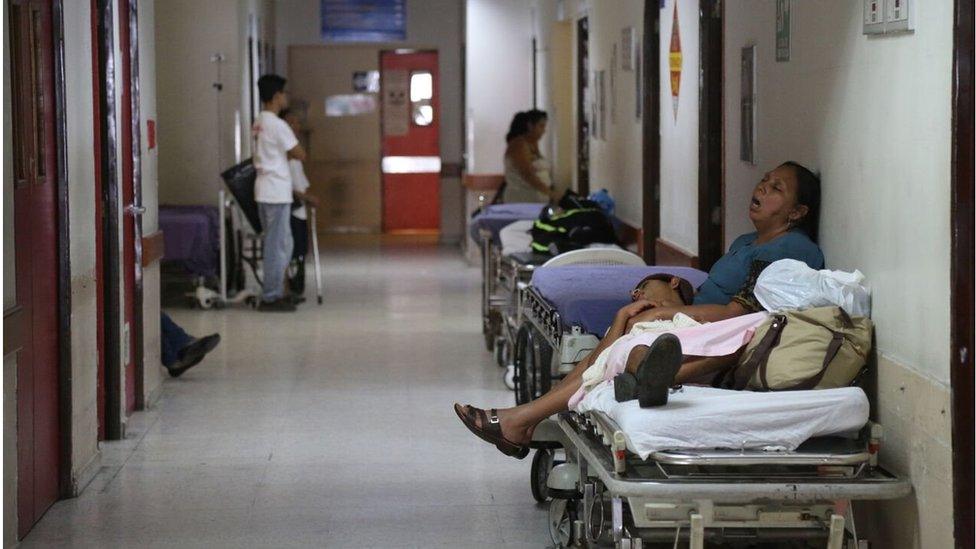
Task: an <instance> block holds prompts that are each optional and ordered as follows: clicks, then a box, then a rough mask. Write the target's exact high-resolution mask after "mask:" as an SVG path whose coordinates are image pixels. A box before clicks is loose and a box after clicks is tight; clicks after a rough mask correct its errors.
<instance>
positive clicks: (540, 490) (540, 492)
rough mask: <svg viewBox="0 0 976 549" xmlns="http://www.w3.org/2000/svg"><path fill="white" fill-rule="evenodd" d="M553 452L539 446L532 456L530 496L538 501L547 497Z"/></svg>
mask: <svg viewBox="0 0 976 549" xmlns="http://www.w3.org/2000/svg"><path fill="white" fill-rule="evenodd" d="M554 458H555V452H554V451H553V450H549V449H547V448H540V449H538V450H536V451H535V455H534V456H532V483H531V485H532V497H533V498H535V500H536V501H538V502H539V503H545V502H546V500H548V499H549V485H548V481H549V472H550V471H552V466H553V459H554Z"/></svg>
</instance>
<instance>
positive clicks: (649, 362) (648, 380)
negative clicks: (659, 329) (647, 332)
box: [635, 334, 682, 408]
mask: <svg viewBox="0 0 976 549" xmlns="http://www.w3.org/2000/svg"><path fill="white" fill-rule="evenodd" d="M681 358H682V355H681V341H680V340H679V339H678V338H677V337H676V336H675V335H674V334H662V335H661V336H659V337H658V338H657V339H655V340H654V343H652V344H651V348H650V349H649V350H648V351H647V355H645V356H644V359H643V360H641V363H640V366H638V367H637V374H636V376H635V377H637V402H638V403H639V404H640V407H641V408H651V407H654V406H664V405H665V404H667V403H668V392H669V391H668V389H670V388H671V385H673V384H674V376H675V375H676V374H677V373H678V370H679V369H680V368H681Z"/></svg>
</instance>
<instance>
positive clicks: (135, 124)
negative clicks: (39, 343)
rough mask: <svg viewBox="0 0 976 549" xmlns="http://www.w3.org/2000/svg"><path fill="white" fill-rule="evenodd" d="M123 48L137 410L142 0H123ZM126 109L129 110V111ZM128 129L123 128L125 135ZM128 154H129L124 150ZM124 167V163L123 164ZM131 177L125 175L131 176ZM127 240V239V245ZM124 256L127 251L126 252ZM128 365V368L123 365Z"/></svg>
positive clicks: (141, 368)
mask: <svg viewBox="0 0 976 549" xmlns="http://www.w3.org/2000/svg"><path fill="white" fill-rule="evenodd" d="M119 18H120V20H119V42H120V44H119V46H120V47H121V48H123V49H122V60H121V63H120V64H119V66H120V68H121V70H122V84H124V83H125V82H126V81H128V84H129V85H128V86H126V87H124V88H123V90H122V101H123V103H124V105H123V111H122V115H123V121H124V119H125V117H126V116H125V115H126V113H128V118H129V126H128V128H129V131H130V136H129V140H128V142H129V144H130V147H129V153H130V154H131V160H130V162H131V167H132V168H131V178H132V204H131V205H128V206H123V212H122V215H123V216H126V215H131V216H132V218H133V219H132V247H133V265H132V268H133V271H134V283H133V295H132V320H131V325H130V327H129V333H130V337H131V338H132V361H133V362H134V364H133V370H134V372H135V409H136V410H143V409H145V407H146V398H145V397H146V392H145V380H146V375H145V363H144V360H143V359H144V356H143V351H144V338H143V318H142V316H143V309H144V307H143V279H142V277H143V273H142V255H143V253H142V213H141V211H140V209H141V208H142V117H141V114H140V96H139V14H138V0H119ZM126 108H127V109H128V110H126ZM124 131H125V129H124V128H123V132H124ZM122 137H123V139H122V143H123V145H124V144H125V143H126V139H124V137H125V134H124V133H123V135H122ZM123 154H125V151H123ZM123 165H124V164H123ZM129 176H130V174H123V177H129ZM124 245H125V243H124V238H123V246H124ZM123 257H124V249H123ZM123 366H124V365H123Z"/></svg>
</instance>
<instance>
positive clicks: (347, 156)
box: [286, 45, 382, 232]
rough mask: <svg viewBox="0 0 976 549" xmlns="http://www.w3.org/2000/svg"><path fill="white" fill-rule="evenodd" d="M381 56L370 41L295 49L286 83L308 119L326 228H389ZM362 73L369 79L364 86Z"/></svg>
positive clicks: (309, 150)
mask: <svg viewBox="0 0 976 549" xmlns="http://www.w3.org/2000/svg"><path fill="white" fill-rule="evenodd" d="M379 62H380V56H379V49H378V48H377V47H376V46H370V45H350V46H346V45H330V46H319V45H317V46H311V45H302V46H290V47H289V48H288V73H289V78H288V84H287V85H286V89H287V90H288V91H289V96H290V100H291V101H290V109H291V110H292V111H293V112H295V113H296V114H297V115H298V117H299V119H300V120H301V131H299V135H298V138H299V140H300V141H301V142H302V145H303V146H304V147H305V152H306V154H307V155H308V158H307V159H306V160H305V162H304V165H305V174H306V175H307V176H308V179H309V181H310V182H311V187H310V189H309V190H310V191H311V192H312V193H314V194H315V195H316V196H318V197H319V199H320V200H321V206H320V207H319V210H318V215H317V218H318V219H317V221H318V224H319V227H318V228H319V230H321V231H325V232H379V231H380V229H381V225H382V221H381V219H382V210H381V205H380V195H381V194H382V190H381V189H382V187H381V184H380V170H379V162H380V111H379V98H378V96H377V92H378V91H379V90H378V89H377V86H378V82H379ZM357 74H358V75H361V76H362V77H363V78H364V79H365V81H366V82H365V86H360V87H359V89H358V90H357V88H356V87H354V82H353V75H357ZM350 136H355V139H350Z"/></svg>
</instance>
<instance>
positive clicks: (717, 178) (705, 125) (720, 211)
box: [698, 0, 725, 271]
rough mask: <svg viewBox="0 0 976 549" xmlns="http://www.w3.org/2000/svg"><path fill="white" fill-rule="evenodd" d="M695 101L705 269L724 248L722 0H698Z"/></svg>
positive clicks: (701, 258)
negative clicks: (697, 88)
mask: <svg viewBox="0 0 976 549" xmlns="http://www.w3.org/2000/svg"><path fill="white" fill-rule="evenodd" d="M698 13H699V23H698V24H699V44H700V47H699V52H700V55H701V71H700V73H699V74H700V76H701V79H700V81H699V85H700V93H699V100H698V268H699V269H701V270H703V271H708V270H709V269H711V268H712V265H714V264H715V262H716V261H718V259H719V258H720V257H722V251H723V249H724V248H725V235H724V230H723V227H724V226H725V208H724V206H723V203H722V199H723V196H725V182H724V175H725V170H723V169H722V166H723V160H722V146H723V140H724V128H725V126H724V121H723V108H722V107H723V106H722V93H723V91H722V89H723V85H724V83H723V78H722V65H723V62H724V61H723V33H722V30H723V24H724V23H723V17H722V2H721V0H700V3H699V11H698Z"/></svg>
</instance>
